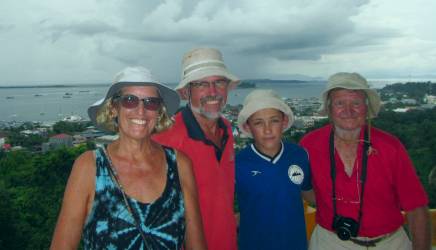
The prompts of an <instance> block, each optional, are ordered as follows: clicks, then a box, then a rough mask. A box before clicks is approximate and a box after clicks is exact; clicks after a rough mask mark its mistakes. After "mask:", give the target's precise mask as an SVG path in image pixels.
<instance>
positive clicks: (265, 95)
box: [238, 89, 294, 138]
mask: <svg viewBox="0 0 436 250" xmlns="http://www.w3.org/2000/svg"><path fill="white" fill-rule="evenodd" d="M266 108H273V109H277V110H280V111H282V112H283V114H285V115H286V116H287V117H288V120H289V122H288V126H286V128H284V129H283V132H284V131H286V130H288V129H289V128H290V127H291V126H292V124H293V123H294V114H293V113H292V110H291V108H290V107H289V106H288V105H287V104H286V103H285V102H284V101H283V100H282V98H281V97H280V96H279V95H278V94H277V93H276V92H275V91H274V90H272V89H256V90H253V91H252V92H251V93H250V94H248V95H247V97H245V100H244V106H243V107H242V110H241V111H240V112H239V115H238V127H239V130H240V131H241V132H242V133H243V134H244V135H246V136H248V137H250V138H252V137H253V136H252V135H251V133H250V132H249V131H247V130H245V129H244V126H243V125H244V124H245V123H246V122H247V120H248V118H249V117H250V116H251V115H252V114H254V113H256V112H257V111H259V110H261V109H266Z"/></svg>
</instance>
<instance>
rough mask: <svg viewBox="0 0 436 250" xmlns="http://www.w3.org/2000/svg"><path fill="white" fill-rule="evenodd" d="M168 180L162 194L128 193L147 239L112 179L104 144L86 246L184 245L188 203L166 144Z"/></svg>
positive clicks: (98, 161)
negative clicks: (151, 197)
mask: <svg viewBox="0 0 436 250" xmlns="http://www.w3.org/2000/svg"><path fill="white" fill-rule="evenodd" d="M164 151H165V155H166V162H167V182H166V185H165V188H164V192H163V193H162V196H161V197H159V198H158V199H157V200H155V201H154V202H152V203H142V202H139V201H137V200H135V199H133V198H130V197H128V196H127V199H128V200H129V203H130V207H131V208H132V210H133V211H132V213H133V215H134V216H135V217H136V218H137V220H138V221H139V223H140V228H141V230H142V232H143V234H144V235H145V239H146V240H145V242H144V240H143V239H142V237H141V234H140V233H139V231H138V229H137V227H136V225H135V221H134V219H133V218H132V216H131V214H130V213H129V211H128V210H127V207H126V204H125V202H124V199H123V195H122V193H121V190H120V189H119V187H118V186H117V184H116V183H115V182H114V181H113V180H112V178H111V175H110V173H109V172H108V171H109V169H108V168H109V167H110V165H109V161H108V159H107V157H106V155H105V153H104V151H103V149H102V148H97V149H96V150H95V156H96V180H95V182H96V185H95V197H94V202H93V206H92V209H91V212H90V214H89V215H88V218H87V220H86V222H85V226H84V230H83V247H84V249H114V250H115V249H144V250H145V249H180V248H181V247H182V244H183V240H184V235H185V206H184V201H183V193H182V191H181V187H180V181H179V176H178V171H177V161H176V155H175V152H174V150H173V149H170V148H164Z"/></svg>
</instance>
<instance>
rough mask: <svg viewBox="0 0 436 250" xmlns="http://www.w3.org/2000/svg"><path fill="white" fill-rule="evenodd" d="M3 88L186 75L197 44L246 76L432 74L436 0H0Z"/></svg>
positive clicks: (167, 79) (435, 52) (434, 74)
mask: <svg viewBox="0 0 436 250" xmlns="http://www.w3.org/2000/svg"><path fill="white" fill-rule="evenodd" d="M0 10H1V12H2V14H1V15H0V86H7V85H25V84H44V85H45V84H78V83H110V82H111V81H112V78H113V76H114V75H115V74H116V73H117V72H119V71H121V70H122V69H123V68H124V67H127V66H134V65H142V66H146V67H148V68H149V69H150V70H151V71H152V72H153V73H154V75H156V77H157V78H158V79H160V80H161V81H163V82H172V83H175V82H177V81H178V80H179V78H180V70H181V69H180V67H181V59H182V56H183V54H184V53H186V52H187V51H188V50H190V49H192V48H195V47H214V48H218V49H220V50H221V51H222V53H223V56H224V61H225V62H226V64H227V66H228V68H229V69H230V71H232V73H234V74H235V75H237V76H239V77H240V78H241V79H253V78H270V79H297V78H300V77H301V75H304V76H309V77H313V78H322V79H326V78H328V76H329V75H331V74H334V73H336V72H340V71H347V72H359V73H361V74H362V75H363V76H365V77H366V78H368V79H399V78H402V79H406V80H408V79H409V80H410V79H424V80H425V79H436V29H435V28H434V27H432V26H433V25H434V24H435V23H436V15H434V12H435V10H436V1H434V0H414V1H402V0H400V1H399V0H268V1H265V0H204V1H196V0H183V1H182V0H168V1H165V0H74V1H71V0H68V1H66V0H43V1H41V0H20V1H16V0H1V2H0Z"/></svg>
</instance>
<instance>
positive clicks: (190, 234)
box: [177, 152, 207, 250]
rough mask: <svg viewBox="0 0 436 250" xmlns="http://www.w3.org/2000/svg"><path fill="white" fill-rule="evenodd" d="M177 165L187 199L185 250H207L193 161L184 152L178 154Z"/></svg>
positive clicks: (184, 195)
mask: <svg viewBox="0 0 436 250" xmlns="http://www.w3.org/2000/svg"><path fill="white" fill-rule="evenodd" d="M177 165H178V170H179V178H180V183H181V186H182V190H183V197H184V199H185V217H186V240H185V249H186V250H191V249H207V246H206V240H205V238H204V233H203V223H202V220H201V214H200V207H199V205H198V193H197V187H196V183H195V178H194V172H193V171H192V165H191V160H190V159H189V158H188V157H187V156H186V155H185V154H183V153H182V152H177Z"/></svg>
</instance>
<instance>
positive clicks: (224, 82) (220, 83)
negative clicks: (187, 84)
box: [191, 79, 230, 89]
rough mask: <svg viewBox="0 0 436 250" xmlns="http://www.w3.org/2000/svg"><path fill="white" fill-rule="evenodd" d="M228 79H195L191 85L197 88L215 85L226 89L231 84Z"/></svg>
mask: <svg viewBox="0 0 436 250" xmlns="http://www.w3.org/2000/svg"><path fill="white" fill-rule="evenodd" d="M229 82H230V80H228V79H218V80H215V81H194V82H191V86H192V87H194V88H197V89H208V88H210V87H211V85H214V86H215V88H217V89H225V88H226V87H227V85H228V84H229Z"/></svg>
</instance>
